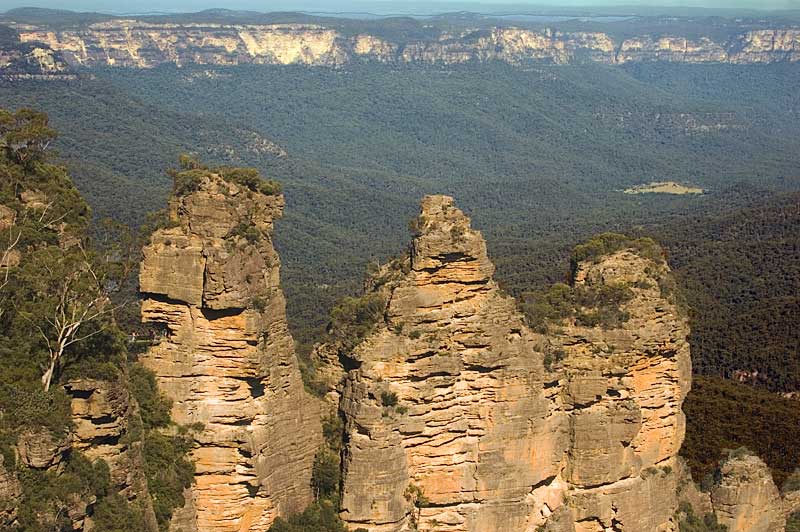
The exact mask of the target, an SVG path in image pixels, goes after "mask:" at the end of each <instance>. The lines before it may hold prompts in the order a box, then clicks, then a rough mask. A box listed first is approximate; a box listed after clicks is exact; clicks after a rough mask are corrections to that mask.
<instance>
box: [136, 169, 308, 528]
mask: <svg viewBox="0 0 800 532" xmlns="http://www.w3.org/2000/svg"><path fill="white" fill-rule="evenodd" d="M282 209H283V197H282V196H280V195H265V194H262V193H259V192H256V191H252V190H249V189H248V188H246V187H243V186H239V185H236V184H233V183H229V182H227V181H225V180H224V179H222V178H221V177H219V176H218V175H215V174H208V175H204V176H203V177H202V179H200V181H199V182H198V183H197V190H195V191H193V192H191V193H189V194H188V195H185V196H182V197H176V198H173V199H172V200H171V203H170V217H171V219H172V220H173V222H174V223H175V225H176V227H172V228H168V229H162V230H159V231H157V232H156V233H155V234H154V235H153V237H152V240H151V243H150V244H149V245H148V246H147V247H146V248H145V250H144V261H143V263H142V267H141V273H140V285H141V291H142V292H143V296H144V301H143V304H142V316H143V318H144V320H145V321H148V322H151V323H153V324H160V325H161V326H162V327H163V329H164V334H165V337H164V339H163V341H162V342H161V343H160V344H159V345H157V346H155V347H153V348H151V349H150V350H149V351H148V352H147V354H146V355H145V356H143V357H142V358H141V362H142V363H143V364H144V365H145V366H147V367H149V368H150V369H152V370H153V371H154V372H155V373H156V375H157V380H158V385H159V388H160V389H161V390H162V391H163V392H164V393H165V394H166V395H167V396H169V397H170V398H171V399H172V400H173V401H174V404H173V411H172V415H173V419H174V420H175V421H176V422H177V423H180V424H198V423H199V424H201V425H202V427H203V428H202V430H201V431H199V433H198V436H197V444H196V447H195V449H194V450H193V452H192V458H193V460H194V462H195V465H196V477H195V481H196V483H195V485H193V486H192V488H191V493H190V494H188V495H189V497H188V501H187V507H186V508H184V509H183V510H182V511H180V512H178V513H177V514H176V516H175V517H174V518H173V525H174V526H173V529H176V530H177V529H183V530H187V529H188V530H200V531H249V530H252V531H258V530H267V529H268V528H269V526H270V525H271V523H272V521H273V520H274V519H275V517H276V516H278V515H285V514H288V513H293V512H296V511H300V510H302V509H303V508H304V507H305V506H306V505H307V504H308V503H309V502H310V501H311V499H312V493H311V482H310V478H311V468H312V464H313V459H314V454H315V452H316V449H317V447H318V446H319V444H320V442H321V428H320V421H319V405H318V404H317V402H316V401H315V400H313V399H312V398H311V397H310V396H308V395H307V394H306V392H305V390H304V388H303V384H302V381H301V379H300V372H299V368H298V362H297V359H296V356H295V353H294V344H293V341H292V338H291V336H290V335H289V332H288V329H287V324H286V314H285V301H284V298H283V294H282V292H281V290H280V286H279V267H280V261H279V259H278V256H277V254H276V253H275V250H274V249H273V247H272V243H271V236H270V235H271V232H272V226H273V222H274V220H275V219H277V218H278V217H279V216H280V215H281V213H282Z"/></svg>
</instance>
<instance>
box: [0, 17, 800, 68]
mask: <svg viewBox="0 0 800 532" xmlns="http://www.w3.org/2000/svg"><path fill="white" fill-rule="evenodd" d="M231 19H233V21H231ZM265 19H266V20H272V21H273V22H271V23H264V22H262V21H263V20H265ZM620 19H621V21H620V22H617V23H616V24H608V23H605V24H604V23H598V24H596V25H595V27H592V25H591V23H589V24H586V23H583V24H581V23H576V21H568V22H566V23H563V24H561V26H563V29H560V28H559V24H555V27H553V26H552V25H544V24H538V25H535V24H534V25H532V24H525V23H524V22H519V23H515V22H514V21H509V22H503V21H493V20H491V19H485V20H484V19H481V18H480V17H477V16H476V17H473V18H469V17H466V18H465V17H458V16H456V17H449V16H447V15H442V16H440V17H435V18H434V19H433V20H432V21H431V22H432V23H426V21H423V20H414V19H411V18H408V19H403V18H400V19H386V20H385V21H380V20H379V21H369V22H364V21H355V20H347V19H330V18H327V19H326V18H319V17H310V16H307V15H300V14H291V13H289V14H276V15H271V14H252V16H251V17H250V19H248V18H246V17H245V18H241V17H239V16H236V15H235V14H234V15H232V16H230V17H225V16H224V13H222V15H220V14H219V13H217V12H214V13H211V12H206V13H198V14H186V15H181V16H173V17H169V18H167V17H139V18H113V17H108V16H98V17H95V18H94V20H92V17H86V18H84V19H81V18H80V17H77V19H76V18H75V17H70V16H69V13H65V14H62V15H61V17H60V18H59V16H39V17H37V12H36V11H33V13H28V12H26V11H22V10H14V11H11V12H9V13H7V14H5V15H4V16H3V17H2V18H1V19H0V21H3V22H4V23H5V24H8V25H10V26H11V27H13V28H15V29H16V30H17V31H18V32H19V36H20V40H21V42H22V43H40V45H42V46H46V47H48V48H49V49H51V50H52V51H54V52H57V53H59V54H62V55H63V57H64V58H65V59H66V61H67V62H68V63H70V64H71V65H73V66H75V67H96V66H115V67H133V68H152V67H154V66H158V65H162V64H174V65H178V66H186V65H191V64H197V65H217V66H220V65H240V64H277V65H286V64H303V65H315V66H343V65H347V64H351V63H357V62H365V61H366V62H377V63H390V64H409V63H410V64H446V65H452V64H461V63H470V62H486V61H493V60H499V61H503V62H507V63H510V64H515V65H524V64H528V63H537V62H538V63H541V62H544V63H557V64H566V63H581V62H587V61H588V62H599V63H606V64H626V63H636V62H643V61H645V62H647V61H669V62H679V63H734V64H755V63H758V64H763V63H774V62H797V61H800V28H798V27H797V26H795V25H792V24H791V22H782V21H780V20H779V19H778V20H769V21H764V20H744V21H742V20H740V19H731V20H725V19H722V21H720V20H718V19H714V18H709V19H707V20H706V21H702V22H700V23H699V24H698V21H697V20H693V19H680V18H666V17H662V18H658V17H652V18H647V17H644V18H639V17H627V18H626V17H620ZM628 19H635V20H628ZM37 20H38V22H37ZM62 20H63V21H62ZM76 20H77V23H76ZM637 24H639V25H640V26H643V30H644V31H641V32H639V33H637V32H636V31H635V30H632V28H635V27H636V25H637ZM703 24H705V25H706V31H703V29H702V25H703Z"/></svg>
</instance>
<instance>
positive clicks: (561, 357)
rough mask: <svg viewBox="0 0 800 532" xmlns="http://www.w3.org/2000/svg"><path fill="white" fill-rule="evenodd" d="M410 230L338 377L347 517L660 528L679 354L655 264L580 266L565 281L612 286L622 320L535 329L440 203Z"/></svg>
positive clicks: (675, 420)
mask: <svg viewBox="0 0 800 532" xmlns="http://www.w3.org/2000/svg"><path fill="white" fill-rule="evenodd" d="M412 225H413V226H414V227H413V229H414V231H415V233H416V234H415V238H414V240H413V242H412V245H411V248H410V258H409V261H410V268H409V269H408V271H407V273H403V274H402V275H401V276H400V277H399V278H396V279H393V280H392V281H391V282H390V283H383V284H381V288H380V290H383V291H386V292H387V294H386V299H387V301H388V303H387V306H386V311H385V314H384V316H383V320H382V321H381V322H379V323H378V324H377V325H376V327H375V329H374V330H373V332H372V334H370V335H369V336H367V338H366V339H364V340H363V341H362V342H361V343H360V344H359V345H357V346H356V347H355V348H354V349H352V352H350V353H349V354H347V356H346V359H347V360H349V362H346V363H345V367H344V368H342V369H341V372H340V375H343V378H342V381H341V385H340V390H341V398H340V402H339V406H340V412H341V414H342V416H343V417H344V419H345V451H344V454H343V492H342V507H341V515H342V518H343V519H344V520H345V521H346V522H347V523H348V525H349V526H350V527H351V528H358V527H364V528H366V529H368V530H370V531H371V532H375V531H381V532H383V531H386V532H389V531H392V532H399V531H405V530H413V529H417V530H437V531H440V532H441V531H447V532H456V531H458V532H467V531H469V532H489V531H498V530H509V531H517V530H519V531H524V530H536V529H537V527H543V528H542V529H544V530H551V531H580V532H584V531H585V532H589V531H592V532H593V531H598V532H601V531H605V530H626V531H642V532H645V531H648V532H649V531H653V530H665V531H666V530H676V529H677V524H676V523H675V522H674V517H673V516H674V514H675V511H676V508H677V497H676V495H675V494H676V489H677V488H676V483H677V480H676V478H677V477H676V474H675V473H674V472H673V466H677V461H676V460H677V452H678V449H679V448H680V445H681V443H682V441H683V431H684V418H683V414H682V412H681V404H682V402H683V399H684V397H685V395H686V393H687V392H688V389H689V385H690V378H689V375H690V362H689V351H688V343H687V342H686V336H687V334H688V327H687V325H686V321H685V319H684V318H683V317H682V314H681V313H680V311H679V310H678V308H677V307H676V305H675V304H674V303H673V302H671V301H670V300H669V298H668V297H667V296H666V295H665V294H664V293H662V290H661V288H660V284H659V279H660V278H661V277H668V276H669V272H668V269H667V267H666V265H665V264H663V262H660V261H658V260H655V259H653V258H646V257H643V256H640V254H638V252H637V250H635V249H628V248H623V249H620V250H619V251H617V252H614V253H610V254H607V255H604V256H601V257H595V258H593V259H592V260H587V261H585V262H583V263H581V264H579V265H578V268H577V272H576V279H575V288H574V290H583V289H585V290H597V289H601V288H602V287H606V286H614V287H618V286H621V285H622V284H624V285H625V288H624V289H625V290H626V291H629V297H628V299H626V300H625V302H624V309H623V312H624V313H625V315H626V317H627V320H626V321H625V322H624V323H621V324H615V325H614V327H611V328H605V327H602V326H600V325H586V324H583V323H579V320H576V319H575V318H574V317H573V318H568V319H565V320H564V321H563V322H562V323H559V327H558V328H557V332H551V333H548V334H539V333H536V332H534V331H532V330H531V329H530V328H529V327H528V326H527V324H526V322H525V319H524V317H523V316H522V314H521V312H519V311H518V309H517V306H516V303H515V301H514V300H513V299H512V298H510V297H509V296H507V295H505V294H504V293H503V292H502V291H501V290H500V289H499V288H498V286H497V284H496V283H495V281H494V280H493V278H492V275H493V272H494V266H493V265H492V263H491V261H490V260H489V258H488V256H487V253H486V244H485V242H484V240H483V237H482V236H481V234H480V233H479V232H477V231H475V230H473V229H472V228H471V226H470V222H469V219H468V218H467V217H466V216H464V214H463V213H462V212H461V211H460V210H459V209H457V208H456V207H455V205H454V202H453V199H452V198H449V197H446V196H428V197H426V198H425V199H424V200H423V201H422V208H421V213H420V216H419V217H418V218H417V220H416V222H415V223H414V224H412ZM376 284H377V283H376ZM582 285H585V287H584V288H581V286H582ZM629 286H630V287H631V288H629ZM554 353H557V355H556V356H555V359H554ZM554 360H555V362H554Z"/></svg>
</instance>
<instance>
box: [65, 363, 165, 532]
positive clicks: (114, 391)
mask: <svg viewBox="0 0 800 532" xmlns="http://www.w3.org/2000/svg"><path fill="white" fill-rule="evenodd" d="M64 390H65V391H66V392H67V395H68V396H69V398H70V407H71V410H72V422H73V424H74V429H73V430H72V432H71V447H72V449H76V450H79V451H80V452H82V453H83V454H84V455H85V456H86V457H87V458H88V459H90V460H91V461H93V462H94V461H95V460H104V461H105V462H106V463H107V464H108V466H109V470H110V473H111V483H112V485H113V486H114V487H115V488H116V489H117V490H118V491H119V493H120V495H122V496H123V497H125V498H126V499H127V500H129V501H137V503H138V504H140V505H141V506H142V507H143V508H144V518H145V524H146V526H147V528H148V530H152V531H155V530H158V523H157V522H156V517H155V513H154V512H153V504H152V501H151V499H150V494H149V493H148V488H147V479H146V478H145V474H144V471H145V465H144V457H143V454H142V451H143V449H142V442H140V441H137V442H133V443H127V442H125V436H126V435H128V433H129V432H130V425H131V423H132V422H134V423H135V422H136V421H134V420H138V417H139V412H138V406H137V405H136V402H135V401H134V400H133V398H132V396H131V394H130V392H129V390H128V389H127V387H126V386H124V385H123V383H122V382H120V381H105V380H95V379H73V380H70V381H68V382H67V383H66V384H65V385H64Z"/></svg>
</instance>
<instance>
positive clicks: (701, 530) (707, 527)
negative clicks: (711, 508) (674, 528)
mask: <svg viewBox="0 0 800 532" xmlns="http://www.w3.org/2000/svg"><path fill="white" fill-rule="evenodd" d="M678 519H679V521H678V526H679V530H680V532H725V531H726V530H728V527H727V526H725V525H721V524H719V523H717V516H716V515H714V514H713V513H710V514H706V515H704V516H703V517H702V518H701V517H699V516H697V515H695V513H694V508H692V505H691V504H689V503H687V502H683V503H681V505H680V507H679V508H678Z"/></svg>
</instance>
